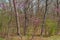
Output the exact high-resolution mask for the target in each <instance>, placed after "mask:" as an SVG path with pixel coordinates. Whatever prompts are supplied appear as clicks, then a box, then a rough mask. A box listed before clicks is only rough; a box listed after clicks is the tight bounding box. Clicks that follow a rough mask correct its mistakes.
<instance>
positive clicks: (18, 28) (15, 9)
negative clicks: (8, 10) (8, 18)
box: [13, 0, 20, 35]
mask: <svg viewBox="0 0 60 40" xmlns="http://www.w3.org/2000/svg"><path fill="white" fill-rule="evenodd" d="M13 5H14V13H15V17H16V25H17V35H20V23H19V14H18V12H17V7H16V0H13Z"/></svg>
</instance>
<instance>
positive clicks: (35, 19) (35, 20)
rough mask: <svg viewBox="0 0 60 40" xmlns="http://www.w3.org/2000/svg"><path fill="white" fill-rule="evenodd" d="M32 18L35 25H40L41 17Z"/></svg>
mask: <svg viewBox="0 0 60 40" xmlns="http://www.w3.org/2000/svg"><path fill="white" fill-rule="evenodd" d="M31 19H32V21H33V24H34V25H35V26H37V25H39V23H40V19H39V18H37V17H32V18H31Z"/></svg>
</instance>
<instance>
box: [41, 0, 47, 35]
mask: <svg viewBox="0 0 60 40" xmlns="http://www.w3.org/2000/svg"><path fill="white" fill-rule="evenodd" d="M47 2H48V0H46V6H45V13H44V16H43V22H42V27H41V35H43V31H44V28H46V27H45V21H46V14H47V6H48V5H47ZM45 33H46V30H45Z"/></svg>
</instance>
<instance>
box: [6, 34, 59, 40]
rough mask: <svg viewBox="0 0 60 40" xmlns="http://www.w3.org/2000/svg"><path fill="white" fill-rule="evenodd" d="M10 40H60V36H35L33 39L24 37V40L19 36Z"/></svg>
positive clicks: (11, 37)
mask: <svg viewBox="0 0 60 40" xmlns="http://www.w3.org/2000/svg"><path fill="white" fill-rule="evenodd" d="M7 39H8V38H7ZM9 40H60V36H59V35H55V36H51V37H39V36H34V37H33V38H32V37H28V36H23V37H22V39H21V37H19V36H10V37H9Z"/></svg>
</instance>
